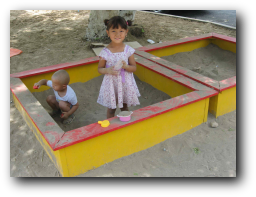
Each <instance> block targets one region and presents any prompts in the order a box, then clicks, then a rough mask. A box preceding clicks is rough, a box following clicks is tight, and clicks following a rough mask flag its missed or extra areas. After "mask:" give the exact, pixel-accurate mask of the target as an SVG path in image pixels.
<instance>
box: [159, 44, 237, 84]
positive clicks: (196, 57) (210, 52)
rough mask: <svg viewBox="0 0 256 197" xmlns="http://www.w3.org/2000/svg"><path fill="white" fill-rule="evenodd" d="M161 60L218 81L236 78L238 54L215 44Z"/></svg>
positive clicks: (164, 57)
mask: <svg viewBox="0 0 256 197" xmlns="http://www.w3.org/2000/svg"><path fill="white" fill-rule="evenodd" d="M161 58H162V59H165V60H168V61H169V62H173V63H175V64H177V65H179V66H182V67H185V68H188V69H190V70H192V71H194V72H197V73H199V74H201V75H204V76H206V77H209V78H211V79H214V80H217V81H221V80H224V79H228V78H230V77H233V76H236V54H235V53H233V52H231V51H227V50H223V49H221V48H220V47H218V46H217V45H214V44H209V45H207V46H206V47H202V48H198V49H195V50H193V51H190V52H183V53H176V54H174V55H169V56H163V57H161Z"/></svg>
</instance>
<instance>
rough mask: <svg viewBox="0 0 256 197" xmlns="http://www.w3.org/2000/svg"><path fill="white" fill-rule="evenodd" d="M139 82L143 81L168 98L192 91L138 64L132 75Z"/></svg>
mask: <svg viewBox="0 0 256 197" xmlns="http://www.w3.org/2000/svg"><path fill="white" fill-rule="evenodd" d="M134 74H135V75H136V76H138V78H139V79H140V80H141V81H144V82H146V83H148V84H150V85H152V86H153V87H154V88H157V89H158V90H161V91H162V92H165V93H166V94H168V95H169V96H170V97H176V96H180V95H183V94H187V93H189V92H192V91H193V90H191V89H189V88H187V87H185V86H183V85H181V84H179V83H177V82H175V81H172V80H171V79H168V78H166V77H164V76H162V75H160V74H158V73H156V72H153V71H151V70H149V69H147V68H145V67H143V66H141V65H139V64H137V70H136V72H135V73H134Z"/></svg>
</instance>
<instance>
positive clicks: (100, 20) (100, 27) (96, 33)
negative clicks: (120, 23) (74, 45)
mask: <svg viewBox="0 0 256 197" xmlns="http://www.w3.org/2000/svg"><path fill="white" fill-rule="evenodd" d="M135 12H136V11H134V10H91V12H90V18H89V24H88V27H87V29H86V35H85V37H86V38H87V39H88V40H98V39H99V40H103V39H106V38H107V33H106V26H105V24H104V20H105V19H110V18H111V17H113V16H122V17H124V19H125V20H131V21H133V20H134V16H135Z"/></svg>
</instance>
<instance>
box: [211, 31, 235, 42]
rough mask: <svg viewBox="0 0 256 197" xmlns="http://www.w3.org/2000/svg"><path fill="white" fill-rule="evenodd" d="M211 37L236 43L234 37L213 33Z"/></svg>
mask: <svg viewBox="0 0 256 197" xmlns="http://www.w3.org/2000/svg"><path fill="white" fill-rule="evenodd" d="M212 36H213V38H217V39H220V40H225V41H228V42H232V43H236V38H234V37H229V36H225V35H221V34H217V33H213V34H212Z"/></svg>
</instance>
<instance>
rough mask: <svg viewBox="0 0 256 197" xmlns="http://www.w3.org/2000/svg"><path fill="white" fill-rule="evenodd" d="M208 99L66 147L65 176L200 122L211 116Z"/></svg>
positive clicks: (153, 142) (107, 160) (159, 140)
mask: <svg viewBox="0 0 256 197" xmlns="http://www.w3.org/2000/svg"><path fill="white" fill-rule="evenodd" d="M208 102H209V99H208V98H207V99H205V100H201V101H198V102H196V103H192V104H190V105H187V106H184V107H181V108H178V109H175V110H173V111H169V112H166V113H164V114H161V115H158V116H155V117H152V118H150V119H147V120H144V121H141V122H138V123H135V124H133V125H129V126H127V127H124V128H121V129H118V130H115V131H112V132H110V133H107V134H104V135H101V136H98V137H95V138H92V139H90V140H87V141H84V142H80V143H78V144H74V145H72V146H69V147H66V148H63V150H64V151H65V154H66V159H67V166H68V169H69V173H67V174H64V176H76V175H79V174H81V173H84V172H86V171H88V170H92V169H94V168H97V167H99V166H101V165H104V164H105V163H108V162H111V161H114V160H116V159H118V158H121V157H124V156H127V155H130V154H133V153H135V152H138V151H141V150H145V149H147V148H149V147H152V146H154V145H156V144H158V143H160V142H163V141H164V140H166V139H168V138H171V137H173V136H175V135H178V134H181V133H183V132H185V131H188V130H189V129H191V128H194V127H196V126H198V125H200V124H201V123H202V122H204V121H205V118H207V117H205V116H206V115H207V113H206V111H208V109H206V108H205V106H206V105H207V103H208Z"/></svg>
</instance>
